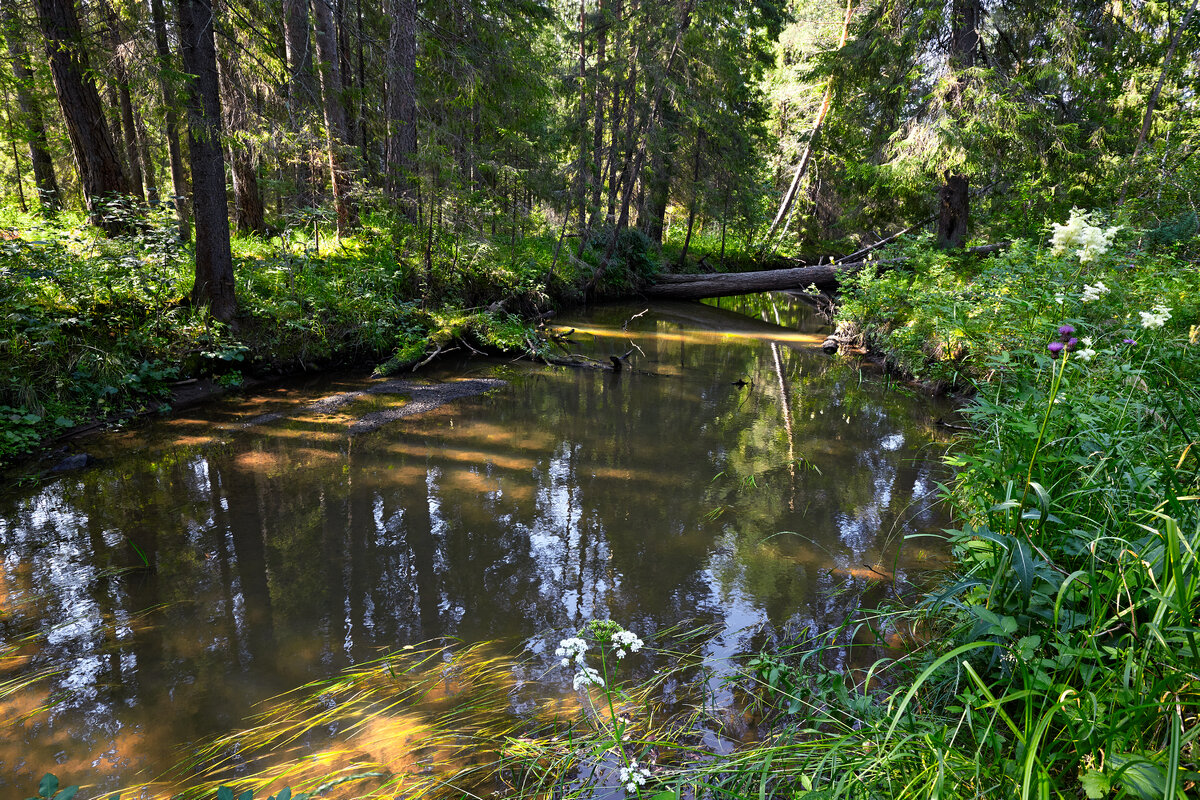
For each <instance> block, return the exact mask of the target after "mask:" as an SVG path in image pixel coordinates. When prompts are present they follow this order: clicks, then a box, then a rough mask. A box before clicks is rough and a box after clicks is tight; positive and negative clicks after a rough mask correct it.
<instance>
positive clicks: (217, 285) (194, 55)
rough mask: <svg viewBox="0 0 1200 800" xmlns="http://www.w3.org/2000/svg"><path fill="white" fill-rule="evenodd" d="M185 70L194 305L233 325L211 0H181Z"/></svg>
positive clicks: (230, 256)
mask: <svg viewBox="0 0 1200 800" xmlns="http://www.w3.org/2000/svg"><path fill="white" fill-rule="evenodd" d="M177 1H178V7H179V39H180V49H181V51H182V55H183V69H184V71H185V72H187V73H188V74H189V75H192V76H194V77H193V78H192V80H191V81H190V82H189V85H188V92H187V114H188V150H189V152H190V153H191V160H192V208H193V210H194V211H195V215H196V283H195V285H194V286H193V287H192V303H193V304H194V305H197V306H208V307H209V309H210V311H211V313H212V315H213V317H214V318H216V319H219V320H221V321H224V322H229V321H231V320H232V319H233V318H234V316H235V315H236V313H237V301H236V298H235V297H234V284H233V254H232V252H231V250H230V246H229V212H228V203H227V201H226V198H225V157H224V156H223V155H222V152H221V98H220V80H219V77H218V74H217V49H216V41H215V39H214V36H213V28H214V23H215V17H216V15H215V12H214V10H213V5H212V0H177Z"/></svg>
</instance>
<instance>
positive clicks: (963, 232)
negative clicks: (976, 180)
mask: <svg viewBox="0 0 1200 800" xmlns="http://www.w3.org/2000/svg"><path fill="white" fill-rule="evenodd" d="M945 177H946V183H945V185H944V186H942V189H941V191H940V192H939V193H938V230H937V246H938V248H939V249H941V250H957V249H958V248H960V247H962V246H963V243H964V242H966V240H967V223H968V211H969V203H970V196H971V194H970V191H969V185H968V184H967V178H966V176H965V175H951V174H950V173H949V172H947V173H946V176H945Z"/></svg>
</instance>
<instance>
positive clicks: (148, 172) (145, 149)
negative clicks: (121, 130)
mask: <svg viewBox="0 0 1200 800" xmlns="http://www.w3.org/2000/svg"><path fill="white" fill-rule="evenodd" d="M133 124H134V127H135V129H136V134H137V141H138V156H139V157H140V158H141V162H142V179H143V181H144V182H145V186H146V201H147V202H148V203H150V205H152V206H156V205H158V202H159V198H158V176H157V175H155V174H154V159H153V157H152V156H151V155H150V137H149V136H148V135H147V132H146V124H145V123H144V122H143V121H142V115H141V114H139V113H137V111H136V110H135V111H134V112H133Z"/></svg>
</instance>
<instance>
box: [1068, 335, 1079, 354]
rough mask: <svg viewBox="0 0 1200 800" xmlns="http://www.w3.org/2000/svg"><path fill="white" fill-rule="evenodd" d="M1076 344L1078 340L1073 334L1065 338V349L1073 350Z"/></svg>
mask: <svg viewBox="0 0 1200 800" xmlns="http://www.w3.org/2000/svg"><path fill="white" fill-rule="evenodd" d="M1077 344H1079V340H1078V339H1076V338H1075V337H1074V336H1072V337H1071V338H1070V339H1068V340H1067V350H1068V351H1070V350H1074V349H1075V345H1077Z"/></svg>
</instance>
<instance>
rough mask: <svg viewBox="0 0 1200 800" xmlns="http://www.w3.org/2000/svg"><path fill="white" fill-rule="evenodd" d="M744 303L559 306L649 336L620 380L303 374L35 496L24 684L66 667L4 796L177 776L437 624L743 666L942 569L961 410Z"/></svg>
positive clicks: (632, 344)
mask: <svg viewBox="0 0 1200 800" xmlns="http://www.w3.org/2000/svg"><path fill="white" fill-rule="evenodd" d="M745 302H747V303H750V304H753V303H757V304H758V305H757V306H752V305H746V306H745V308H743V310H744V311H747V312H748V313H750V314H752V316H746V315H744V314H736V313H733V312H731V311H728V310H722V309H717V308H713V307H709V306H705V305H698V304H661V305H652V306H649V313H647V314H645V315H644V316H641V317H638V318H636V319H634V320H633V321H632V322H629V324H628V330H623V329H622V325H623V323H625V322H626V321H627V320H629V319H630V318H631V317H632V316H633V315H634V314H636V313H637V312H639V311H641V310H642V309H643V308H646V307H647V306H644V305H638V306H627V307H617V306H610V307H604V308H600V309H596V310H594V311H593V312H591V313H589V314H587V315H585V316H580V317H577V318H575V319H565V320H562V321H561V322H559V324H558V327H559V328H560V329H561V330H562V331H564V332H566V331H570V330H573V331H574V332H573V333H571V334H570V341H569V342H567V343H566V344H565V349H566V350H567V351H568V352H572V353H578V354H580V355H584V356H587V357H589V358H593V359H596V360H597V361H600V362H607V360H608V357H609V356H610V355H622V354H624V353H626V352H627V351H629V350H633V351H634V352H633V354H632V355H631V357H630V360H631V364H632V369H626V370H623V371H622V372H620V373H614V372H611V371H603V370H593V369H578V368H568V367H547V366H544V365H532V364H529V363H516V364H511V363H507V362H504V361H494V362H487V361H480V360H476V361H468V362H463V363H461V364H450V365H445V366H443V367H442V368H441V369H440V371H439V373H438V374H436V375H435V376H434V377H438V378H441V379H454V378H459V377H469V378H480V377H487V378H499V379H502V380H504V381H506V382H507V383H506V385H504V386H502V387H501V388H496V389H493V390H491V391H488V392H486V393H484V394H480V395H476V396H473V397H467V398H464V399H459V400H455V401H453V402H451V403H448V404H446V405H443V406H441V407H438V408H436V409H434V410H432V411H430V412H428V413H425V414H422V415H419V416H413V417H407V418H404V419H400V420H397V421H394V422H391V423H389V424H387V425H384V426H383V427H381V428H379V429H378V430H376V431H374V432H371V433H362V434H358V435H351V433H350V431H349V426H350V425H351V424H352V423H353V421H354V420H355V419H356V418H357V417H358V416H359V415H362V414H364V413H368V412H374V411H379V410H382V409H387V408H396V407H400V406H403V405H404V404H405V403H407V402H409V398H408V397H407V396H405V395H404V394H403V393H401V394H394V395H386V394H384V395H364V396H362V397H360V398H359V399H357V400H355V401H353V402H351V403H348V404H346V405H343V406H341V407H339V408H337V409H336V410H334V411H332V412H331V413H328V414H322V413H318V412H315V411H313V410H312V409H311V408H310V407H309V405H310V404H311V403H312V402H313V401H314V400H317V399H319V398H322V397H325V396H328V395H334V394H338V393H343V392H352V391H358V390H361V389H362V388H363V387H365V386H367V385H368V384H369V383H370V379H368V378H366V377H356V376H337V377H325V378H322V379H320V380H314V381H309V382H294V383H291V384H287V385H283V386H280V387H276V388H273V389H271V390H269V391H264V392H263V393H261V394H259V395H256V396H255V397H251V398H244V399H234V400H229V401H226V402H223V403H220V404H217V405H214V406H212V407H208V408H205V409H202V410H201V409H196V410H191V411H189V412H186V413H184V414H181V415H180V416H178V417H175V418H172V419H169V420H164V421H162V422H159V423H156V424H154V425H150V426H146V427H143V428H139V429H136V430H133V431H128V432H119V433H116V434H113V435H110V436H107V437H104V438H101V439H97V440H93V441H91V442H88V443H87V446H88V448H89V450H90V451H91V452H92V453H93V454H94V455H97V456H99V457H100V458H101V459H102V460H101V463H100V465H99V466H97V467H95V468H92V469H90V470H87V471H85V472H81V473H76V474H72V475H67V476H64V477H62V478H60V479H58V480H56V481H54V482H52V483H48V484H44V485H42V486H39V487H34V488H24V489H21V488H17V489H12V490H9V491H7V492H5V493H4V494H3V496H0V546H2V552H3V556H4V562H3V565H0V595H2V598H3V602H4V610H5V614H6V617H7V619H8V620H9V623H10V624H9V626H8V627H7V628H6V629H5V634H4V635H5V637H6V641H12V640H13V638H14V637H16V636H17V635H18V634H19V633H22V632H28V631H35V630H40V631H43V632H45V636H44V637H43V638H42V639H41V641H40V643H39V644H37V645H35V646H34V645H29V646H26V647H25V648H24V649H23V650H22V651H21V654H20V656H21V659H20V661H19V662H18V661H11V662H9V661H6V662H5V663H4V664H3V665H0V667H2V668H3V669H4V670H5V674H4V675H3V676H0V679H4V678H6V677H8V676H9V675H10V674H11V675H21V674H29V672H30V670H36V669H46V670H53V671H54V673H55V674H53V675H51V676H49V677H46V678H44V679H43V680H42V681H40V682H39V683H36V684H34V685H33V686H32V687H30V688H28V689H25V690H22V691H20V692H16V693H13V694H11V695H10V696H9V697H8V698H5V704H4V706H3V711H4V713H5V714H6V717H7V718H8V720H9V723H8V728H7V730H6V733H5V736H4V737H3V739H2V740H0V787H16V788H17V789H19V790H20V791H27V793H32V792H31V791H28V790H29V788H30V787H32V786H33V785H34V784H36V780H37V778H38V777H40V775H41V774H42V772H44V771H48V770H53V771H55V772H57V773H59V774H60V775H61V776H62V777H63V778H64V779H65V780H67V781H76V782H79V781H91V780H100V781H101V782H102V784H103V785H104V786H106V787H111V788H116V787H118V786H120V785H128V784H130V783H134V782H138V781H146V780H151V779H153V778H154V777H156V776H157V775H158V774H159V773H161V772H162V771H163V770H165V769H166V768H167V767H168V766H170V765H171V764H172V763H174V762H175V761H176V760H178V757H179V755H180V753H181V752H183V751H184V750H185V749H186V745H187V743H189V742H193V741H196V740H198V739H200V738H202V737H208V736H212V735H218V734H221V733H223V732H226V731H229V730H232V729H234V728H236V727H237V726H238V725H239V724H240V722H241V721H242V719H243V717H244V715H245V714H246V713H247V712H248V711H249V710H250V709H251V706H252V705H253V704H254V703H256V702H259V701H261V700H263V699H265V698H267V697H270V696H272V695H274V694H277V693H279V692H281V691H286V690H288V689H290V688H292V687H295V686H297V685H300V684H302V683H305V682H308V681H311V680H313V679H319V678H323V677H328V676H331V675H334V674H336V673H338V672H339V671H340V670H342V669H345V668H347V667H349V666H351V665H353V664H356V663H361V662H363V661H366V660H369V659H372V658H374V657H376V656H377V655H378V653H379V651H380V649H381V648H384V649H389V650H390V649H395V648H398V647H401V646H404V645H407V644H414V643H418V642H422V641H425V640H428V639H430V638H432V637H437V636H454V637H458V638H459V639H461V640H463V641H465V642H468V643H469V642H480V641H485V640H494V639H504V640H507V641H509V642H513V643H514V644H520V646H523V647H524V648H525V649H526V650H527V651H529V652H531V653H532V654H533V655H534V657H545V658H546V659H547V665H549V663H550V660H552V659H550V655H549V654H550V652H551V651H552V650H553V648H554V644H555V643H556V642H557V640H558V639H559V638H561V637H562V636H564V635H567V634H568V633H570V632H572V631H574V630H575V629H576V628H577V627H579V626H580V625H581V624H582V623H583V622H584V621H586V620H587V619H590V618H593V617H611V618H613V619H615V620H618V621H620V622H622V623H623V624H625V625H626V626H627V627H629V628H631V629H634V630H636V631H638V632H639V633H640V634H641V635H642V636H643V637H644V638H645V639H646V640H647V641H648V642H653V640H654V637H655V635H656V632H657V631H660V630H663V629H664V628H667V627H670V626H673V625H676V624H677V623H679V622H681V621H684V620H688V621H691V622H693V623H694V624H703V625H710V626H713V628H714V629H715V630H716V631H718V633H717V635H716V636H715V637H714V638H713V639H712V640H711V642H709V644H708V645H707V648H708V652H709V653H710V654H712V655H726V654H729V653H731V652H734V651H737V650H738V649H739V648H741V647H743V646H745V645H746V644H747V643H748V642H749V641H750V639H751V637H752V636H753V632H754V630H755V628H756V626H760V625H762V624H770V625H782V624H791V625H795V626H804V625H807V626H809V627H810V628H812V629H814V630H815V629H826V628H833V627H836V626H837V625H838V624H840V623H841V622H842V621H843V620H844V619H845V618H846V617H847V616H849V615H851V614H853V613H854V611H855V609H857V608H858V607H859V605H860V604H862V603H867V604H870V603H874V602H877V601H878V600H880V599H882V598H884V597H885V596H886V593H887V592H888V591H889V587H890V585H891V584H890V580H891V579H892V578H893V577H900V578H904V577H906V576H911V575H912V574H913V572H914V571H917V570H921V569H923V568H926V567H928V566H930V565H931V562H930V559H931V554H929V553H926V552H922V551H919V550H916V549H905V550H903V551H900V550H899V546H900V543H901V541H902V539H903V537H904V536H905V535H906V534H909V533H913V532H919V531H922V530H926V529H930V528H936V527H938V526H939V524H940V523H941V522H942V520H941V519H940V518H939V516H938V514H937V512H936V511H935V510H933V509H932V508H931V502H932V492H933V490H934V487H935V483H936V481H937V480H938V479H939V468H938V466H937V464H936V462H937V456H938V455H939V454H940V448H939V445H938V436H937V432H936V426H935V424H934V420H935V419H936V417H937V416H938V415H939V414H940V413H942V412H943V410H942V409H939V408H935V407H934V406H933V405H932V404H931V403H930V402H929V401H926V400H922V399H916V398H913V397H911V396H909V395H907V394H905V393H902V392H898V391H895V390H887V389H886V387H884V386H883V385H882V384H880V383H877V382H873V381H871V380H868V379H864V378H863V377H862V376H861V375H860V374H859V373H858V372H857V371H856V370H854V369H853V368H851V367H849V366H847V365H844V364H840V363H838V362H835V361H831V360H830V359H829V358H827V357H826V356H824V355H823V354H821V353H820V351H819V349H817V345H818V344H819V342H820V341H821V339H822V338H823V334H822V329H821V326H820V322H819V320H814V319H813V318H812V317H811V316H810V315H809V314H808V312H807V310H806V309H805V308H804V307H803V306H800V305H799V304H791V303H788V302H786V301H784V300H781V299H779V298H771V299H768V300H751V301H745ZM764 314H766V315H767V318H768V319H769V320H771V322H763V321H760V320H757V319H754V318H753V316H762V315H764ZM776 319H778V320H779V321H780V322H785V323H788V324H789V325H791V326H792V327H790V328H784V327H779V326H777V325H775V324H773V321H774V320H776ZM264 414H273V415H277V416H273V417H271V418H263V415H264ZM260 418H262V419H265V421H257V422H256V420H258V419H260ZM148 610H150V611H148ZM654 667H655V665H654V663H653V659H646V660H644V661H643V662H642V663H641V664H640V666H639V667H638V669H641V670H643V671H644V672H645V674H646V675H649V674H650V673H651V672H652V671H653V669H654ZM566 682H567V685H569V677H568V678H566ZM51 703H52V707H51V709H50V710H47V711H42V712H38V711H37V709H39V708H41V707H42V706H43V705H44V704H51ZM21 710H25V711H28V712H30V713H29V714H26V715H25V718H24V719H23V721H22V719H21V718H20V717H21V715H20V714H19V713H17V712H19V711H21ZM181 748H182V749H183V750H181ZM5 792H8V793H12V792H11V791H10V790H9V789H5Z"/></svg>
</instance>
